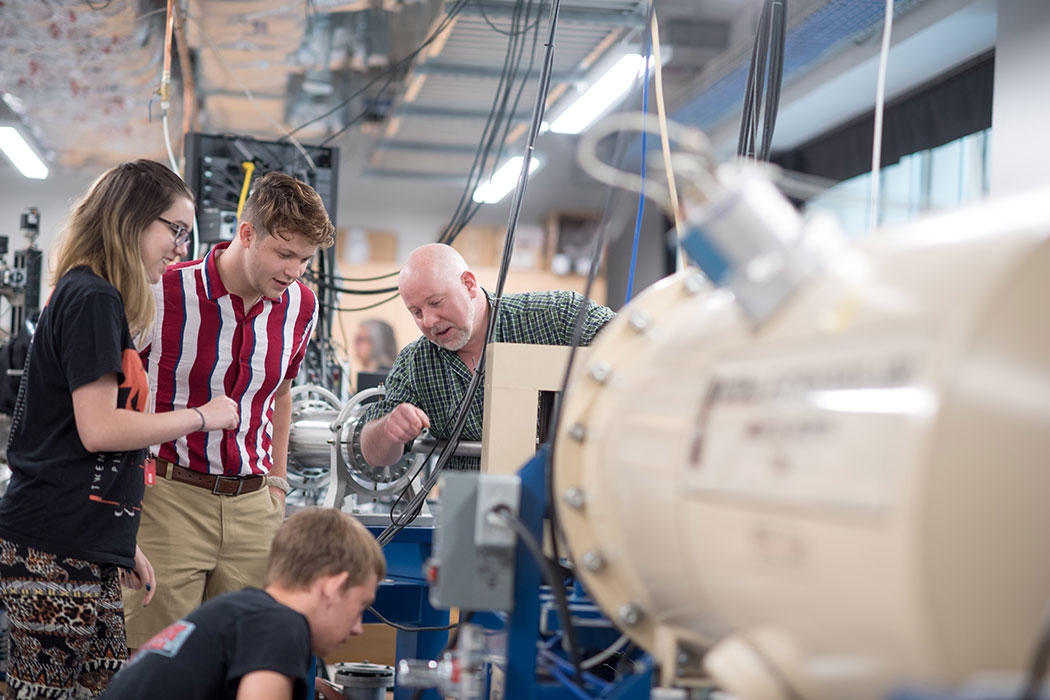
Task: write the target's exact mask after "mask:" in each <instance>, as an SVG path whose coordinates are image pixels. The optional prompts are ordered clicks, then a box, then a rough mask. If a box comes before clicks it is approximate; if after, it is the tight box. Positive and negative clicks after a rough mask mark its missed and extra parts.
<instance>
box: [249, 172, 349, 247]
mask: <svg viewBox="0 0 1050 700" xmlns="http://www.w3.org/2000/svg"><path fill="white" fill-rule="evenodd" d="M241 220H242V221H247V222H249V223H251V225H252V226H254V227H255V229H256V230H260V229H261V231H262V235H271V236H280V237H281V238H284V239H288V237H289V236H290V235H294V234H299V235H301V236H302V237H303V238H305V239H306V240H307V241H308V242H309V243H310V245H315V246H317V247H319V248H329V247H331V245H332V244H333V243H334V242H335V226H334V225H333V224H332V221H331V219H329V217H328V210H326V209H325V206H324V201H323V200H322V199H321V195H319V194H317V191H316V190H314V188H313V187H310V186H309V185H308V184H306V183H305V182H302V181H300V180H296V179H295V178H294V177H292V176H291V175H287V174H285V173H282V172H281V171H279V170H274V171H271V172H268V173H266V174H265V175H263V176H262V177H261V178H259V180H258V181H256V183H255V184H254V185H253V186H252V193H251V196H249V197H248V201H247V202H246V203H245V205H244V211H243V212H242V213H241Z"/></svg>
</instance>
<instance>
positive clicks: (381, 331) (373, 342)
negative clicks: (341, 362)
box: [354, 318, 397, 372]
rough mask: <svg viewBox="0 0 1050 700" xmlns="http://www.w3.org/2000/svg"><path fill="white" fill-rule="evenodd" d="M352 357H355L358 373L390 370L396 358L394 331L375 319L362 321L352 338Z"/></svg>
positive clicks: (386, 324)
mask: <svg viewBox="0 0 1050 700" xmlns="http://www.w3.org/2000/svg"><path fill="white" fill-rule="evenodd" d="M354 355H355V356H356V357H357V369H358V370H359V371H365V372H375V371H379V370H385V369H390V368H391V367H393V366H394V359H395V358H396V357H397V339H396V338H395V337H394V329H393V328H392V327H391V326H390V324H389V323H387V322H386V321H381V320H380V319H377V318H372V319H368V320H367V321H362V322H361V325H360V326H358V327H357V335H356V336H355V337H354Z"/></svg>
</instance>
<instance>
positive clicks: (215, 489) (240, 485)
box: [211, 476, 244, 496]
mask: <svg viewBox="0 0 1050 700" xmlns="http://www.w3.org/2000/svg"><path fill="white" fill-rule="evenodd" d="M223 479H225V480H227V481H236V482H237V490H236V491H234V492H233V493H225V492H223V491H220V490H219V485H220V484H222V482H223ZM243 488H244V479H241V478H240V477H237V476H217V477H215V484H214V485H213V486H212V487H211V492H212V493H213V494H215V495H216V496H240V495H241V490H242V489H243Z"/></svg>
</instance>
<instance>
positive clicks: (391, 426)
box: [361, 403, 430, 467]
mask: <svg viewBox="0 0 1050 700" xmlns="http://www.w3.org/2000/svg"><path fill="white" fill-rule="evenodd" d="M429 427H430V418H428V417H427V414H426V413H424V412H423V410H422V409H420V408H417V407H416V406H413V405H412V404H410V403H402V404H398V406H397V407H396V408H395V409H394V410H393V411H391V412H390V413H388V414H386V415H385V416H383V417H382V418H377V419H376V420H374V421H371V422H369V423H368V424H367V425H365V426H364V428H363V429H362V430H361V454H363V455H364V458H365V461H366V462H368V463H369V464H370V465H371V466H373V467H385V466H389V465H391V464H393V463H394V462H396V461H397V460H399V459H401V455H402V454H404V451H405V443H406V442H408V441H409V440H412V439H414V438H415V437H416V436H417V435H419V434H420V433H421V432H422V431H423V428H429Z"/></svg>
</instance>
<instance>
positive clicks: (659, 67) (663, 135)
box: [642, 8, 685, 270]
mask: <svg viewBox="0 0 1050 700" xmlns="http://www.w3.org/2000/svg"><path fill="white" fill-rule="evenodd" d="M649 31H650V32H652V36H653V58H654V59H656V75H655V76H654V77H655V80H654V82H655V87H656V114H657V117H658V118H659V120H660V147H661V149H662V150H663V154H664V170H665V171H666V172H667V189H668V192H669V195H670V198H671V211H672V212H673V213H674V230H675V233H676V234H677V235H678V240H682V234H683V233H684V231H683V229H682V213H681V211H680V210H679V208H678V188H677V187H676V185H675V181H674V168H673V167H671V143H670V140H669V139H668V137H667V112H666V108H665V106H664V78H663V62H662V61H661V60H660V28H659V26H658V25H657V23H656V8H653V19H652V23H651V24H650V26H649ZM642 157H643V158H644V157H645V156H644V155H643V156H642ZM684 266H685V258H684V257H683V252H682V248H681V246H679V247H678V269H679V270H681V269H683V267H684Z"/></svg>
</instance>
